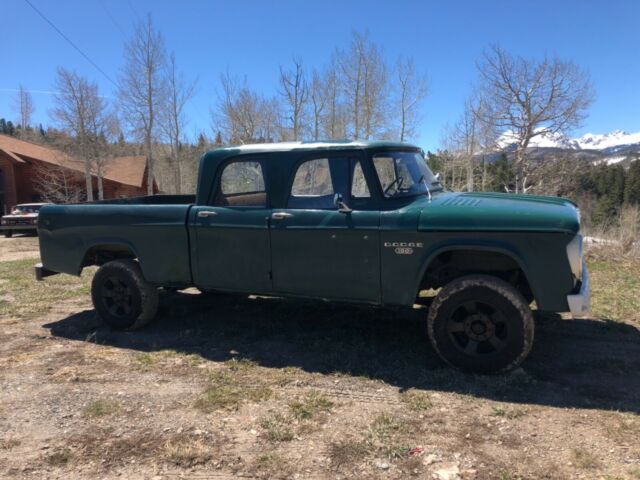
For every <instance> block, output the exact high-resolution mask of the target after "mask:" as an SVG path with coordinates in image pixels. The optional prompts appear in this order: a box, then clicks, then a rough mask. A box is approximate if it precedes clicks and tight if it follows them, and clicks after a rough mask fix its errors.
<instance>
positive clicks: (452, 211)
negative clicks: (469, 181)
mask: <svg viewBox="0 0 640 480" xmlns="http://www.w3.org/2000/svg"><path fill="white" fill-rule="evenodd" d="M421 201H424V200H422V199H421ZM418 230H422V231H429V230H431V231H434V230H440V231H442V230H445V231H499V232H514V231H515V232H557V233H568V234H576V233H578V231H579V230H580V213H579V211H578V208H577V207H576V205H575V203H573V202H571V201H570V200H567V199H566V198H560V197H543V196H537V195H514V194H509V193H480V192H479V193H453V192H443V193H440V194H437V195H434V196H433V200H432V201H431V202H430V203H426V204H425V205H424V207H423V208H422V210H421V212H420V218H419V220H418Z"/></svg>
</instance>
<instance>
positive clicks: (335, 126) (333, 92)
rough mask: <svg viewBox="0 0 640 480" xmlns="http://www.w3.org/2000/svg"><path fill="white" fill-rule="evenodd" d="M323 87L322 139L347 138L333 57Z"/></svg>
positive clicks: (338, 81) (339, 86) (336, 68)
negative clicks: (324, 104) (324, 102)
mask: <svg viewBox="0 0 640 480" xmlns="http://www.w3.org/2000/svg"><path fill="white" fill-rule="evenodd" d="M323 83H324V87H325V92H326V103H327V105H326V114H325V115H324V121H323V131H324V137H325V138H329V139H337V138H346V137H347V126H346V124H347V120H346V108H345V105H344V103H343V102H342V98H341V96H340V93H341V92H340V89H341V85H340V79H339V77H338V66H337V61H336V58H335V57H334V58H333V59H332V61H331V63H330V65H329V68H328V69H327V71H326V73H325V79H324V82H323Z"/></svg>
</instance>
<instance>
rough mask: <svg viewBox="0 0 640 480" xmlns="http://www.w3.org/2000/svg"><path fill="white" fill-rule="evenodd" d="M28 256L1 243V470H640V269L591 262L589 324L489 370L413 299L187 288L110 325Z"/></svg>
mask: <svg viewBox="0 0 640 480" xmlns="http://www.w3.org/2000/svg"><path fill="white" fill-rule="evenodd" d="M20 251H22V252H23V253H22V254H21V255H18V256H19V257H23V258H22V259H18V258H17V257H16V256H14V255H16V252H20ZM34 253H35V254H36V255H37V248H36V243H34V239H31V238H14V239H4V238H2V239H0V258H2V259H3V261H2V262H1V263H0V478H19V479H22V478H65V479H67V478H73V479H103V478H104V479H108V478H115V477H120V478H131V479H143V478H144V479H161V478H162V479H164V478H166V479H173V478H197V479H204V478H216V479H217V478H232V477H242V478H300V479H302V478H314V479H316V478H318V479H320V478H344V479H347V478H349V479H350V478H380V479H387V478H389V479H390V478H428V479H431V478H436V479H451V480H453V479H501V480H509V479H521V478H522V479H539V478H549V479H565V478H567V479H569V478H570V479H573V478H584V479H608V480H612V479H637V478H640V440H639V439H640V417H639V416H638V414H639V413H640V329H639V328H638V327H639V326H640V313H639V311H640V305H638V302H639V301H640V300H638V299H639V298H640V279H639V278H638V277H639V275H638V273H637V272H638V267H639V266H640V262H638V261H631V260H615V261H612V260H609V259H607V258H606V257H599V256H594V257H592V259H591V261H590V269H591V278H592V283H593V295H594V312H595V314H594V317H593V318H589V319H582V320H569V319H563V318H561V317H559V316H545V317H542V318H538V323H537V325H536V340H535V344H534V348H533V351H532V353H531V355H530V357H529V358H528V359H527V360H526V362H525V363H524V365H523V367H522V368H521V369H519V370H517V371H515V372H513V373H511V374H509V375H506V376H484V377H483V376H473V375H466V374H462V373H459V372H457V371H454V370H452V369H450V368H447V367H445V366H444V365H443V364H442V363H441V362H440V361H439V360H438V358H437V357H436V355H435V353H434V352H433V350H432V349H431V348H430V346H429V344H428V340H427V337H426V327H425V316H426V311H425V309H424V308H415V309H406V310H379V309H372V308H356V307H351V306H344V307H339V308H338V307H335V306H334V307H332V306H329V305H326V304H323V303H304V302H294V301H284V300H280V299H268V298H246V297H237V296H227V295H202V294H199V293H197V292H196V291H187V292H177V293H172V294H166V295H164V296H163V298H162V300H161V308H160V315H159V318H158V321H156V322H155V323H153V324H151V325H149V326H148V327H146V328H145V329H143V330H141V331H138V332H114V331H111V330H109V329H108V328H106V327H104V326H102V325H101V324H100V321H99V319H97V318H96V315H95V314H94V312H93V310H92V308H91V304H90V300H89V295H88V293H89V290H88V284H89V282H90V279H91V273H92V271H88V272H86V273H85V274H84V275H83V277H82V278H79V279H78V278H75V277H69V276H62V275H59V276H56V277H51V278H48V279H47V280H46V281H45V282H44V283H36V282H35V281H34V280H32V275H33V273H32V265H33V264H34V263H35V262H36V258H35V255H34Z"/></svg>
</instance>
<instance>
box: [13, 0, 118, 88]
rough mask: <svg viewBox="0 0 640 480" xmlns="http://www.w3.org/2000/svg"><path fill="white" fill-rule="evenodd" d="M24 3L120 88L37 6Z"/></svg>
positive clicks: (26, 0) (27, 1)
mask: <svg viewBox="0 0 640 480" xmlns="http://www.w3.org/2000/svg"><path fill="white" fill-rule="evenodd" d="M24 1H25V2H26V3H27V4H28V5H29V6H30V7H31V8H33V10H34V11H35V12H36V13H37V14H38V15H40V16H41V17H42V19H43V20H44V21H45V22H47V23H48V24H49V25H51V27H52V28H53V29H54V30H55V31H56V32H58V33H59V34H60V36H61V37H62V38H64V39H65V40H66V41H67V42H68V43H69V45H71V46H72V47H73V48H75V49H76V50H77V52H78V53H79V54H80V55H82V56H83V57H84V58H85V59H86V60H87V61H88V62H89V63H90V64H91V65H93V67H94V68H95V69H96V70H98V71H99V72H100V73H101V74H102V75H103V76H104V78H106V79H107V80H109V81H110V82H111V83H112V84H113V85H114V86H115V87H117V86H118V84H117V83H116V82H114V81H113V80H112V79H111V77H110V76H109V75H107V74H106V73H105V72H104V70H102V69H101V68H100V67H99V66H98V64H97V63H96V62H94V61H93V60H91V58H89V55H87V54H86V53H84V52H83V51H82V50H80V47H78V46H77V45H76V44H75V43H73V41H72V40H71V39H70V38H69V37H67V36H66V35H65V34H64V33H62V31H61V30H60V29H59V28H58V27H56V26H55V25H54V23H53V22H52V21H51V20H49V19H48V18H47V17H46V16H45V14H44V13H42V12H41V11H40V10H38V9H37V8H36V7H35V5H34V4H33V3H31V2H30V1H29V0H24Z"/></svg>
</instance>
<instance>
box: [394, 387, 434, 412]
mask: <svg viewBox="0 0 640 480" xmlns="http://www.w3.org/2000/svg"><path fill="white" fill-rule="evenodd" d="M400 400H401V401H402V403H404V404H405V405H407V406H408V407H409V408H410V409H411V410H413V411H416V412H421V411H425V410H429V409H430V408H431V407H432V406H433V403H432V402H431V398H430V397H429V394H428V393H426V392H421V391H419V390H413V389H411V390H407V391H405V392H402V393H401V394H400Z"/></svg>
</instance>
